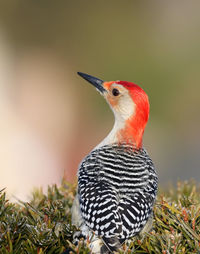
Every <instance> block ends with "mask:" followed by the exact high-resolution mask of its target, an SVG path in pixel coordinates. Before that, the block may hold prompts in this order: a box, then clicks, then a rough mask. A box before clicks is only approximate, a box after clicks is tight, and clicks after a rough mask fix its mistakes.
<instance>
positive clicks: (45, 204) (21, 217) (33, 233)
mask: <svg viewBox="0 0 200 254" xmlns="http://www.w3.org/2000/svg"><path fill="white" fill-rule="evenodd" d="M74 194H75V186H71V185H68V184H63V185H62V187H60V188H57V187H56V186H52V187H49V189H48V194H47V195H44V194H43V193H42V192H41V191H35V192H34V194H33V197H32V200H31V202H30V203H20V204H12V203H10V202H9V201H8V200H7V199H6V195H5V190H2V191H1V192H0V253H2V254H4V253H16V254H18V253H19V254H23V253H37V254H42V253H49V254H51V253H55V254H56V253H62V252H63V251H64V250H65V249H67V248H69V247H70V248H71V249H72V251H73V252H74V253H80V254H81V253H89V252H90V250H89V243H83V242H82V241H80V243H79V245H78V247H76V246H74V245H73V244H72V235H73V232H74V231H75V230H76V229H75V227H73V226H72V225H71V213H70V208H71V206H72V202H73V198H74ZM154 217H155V219H154V224H153V230H152V232H150V233H149V234H147V235H146V237H145V238H144V239H139V237H138V238H135V239H134V241H132V242H131V243H129V245H124V246H123V251H121V253H124V252H125V251H126V252H127V253H163V254H164V253H166V254H168V253H181V254H182V253H199V252H200V187H199V186H197V184H195V183H194V182H192V181H190V182H178V183H177V188H170V189H168V190H167V191H160V193H159V195H158V198H157V202H156V204H155V207H154Z"/></svg>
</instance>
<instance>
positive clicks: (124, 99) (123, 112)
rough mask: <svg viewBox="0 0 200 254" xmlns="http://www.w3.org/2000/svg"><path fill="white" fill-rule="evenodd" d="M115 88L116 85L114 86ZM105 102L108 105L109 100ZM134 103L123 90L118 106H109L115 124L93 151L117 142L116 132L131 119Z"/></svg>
mask: <svg viewBox="0 0 200 254" xmlns="http://www.w3.org/2000/svg"><path fill="white" fill-rule="evenodd" d="M115 87H116V85H115ZM106 100H107V101H108V104H109V105H110V103H109V99H107V98H106ZM135 107H136V105H135V103H134V102H133V100H132V98H131V97H130V95H129V92H128V91H127V90H126V89H125V90H124V93H123V94H122V95H121V97H120V98H119V101H118V104H117V105H115V106H114V107H112V105H110V108H111V109H112V111H113V113H114V116H115V123H114V126H113V128H112V130H111V132H110V133H109V134H108V136H107V137H106V138H105V139H104V140H103V141H102V142H101V143H100V144H99V145H97V146H96V147H95V148H94V149H97V148H99V147H101V146H104V145H110V144H114V143H117V142H118V135H117V134H118V132H119V131H120V130H122V129H124V127H125V125H126V121H127V120H128V119H129V118H131V117H132V116H133V115H134V113H135Z"/></svg>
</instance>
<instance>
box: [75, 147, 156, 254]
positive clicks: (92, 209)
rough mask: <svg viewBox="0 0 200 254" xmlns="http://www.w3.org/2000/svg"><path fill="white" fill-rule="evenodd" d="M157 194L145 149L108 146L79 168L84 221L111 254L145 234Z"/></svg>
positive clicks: (86, 160) (100, 149)
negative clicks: (140, 233) (120, 246)
mask: <svg viewBox="0 0 200 254" xmlns="http://www.w3.org/2000/svg"><path fill="white" fill-rule="evenodd" d="M156 192H157V174H156V172H155V169H154V165H153V163H152V160H151V159H150V157H149V156H148V154H147V152H146V151H145V150H144V149H139V150H137V149H133V147H132V146H131V145H127V144H126V145H120V146H119V145H117V144H114V145H105V146H102V147H100V148H98V149H96V150H93V151H92V152H91V153H90V154H89V155H88V156H87V157H86V158H85V159H84V160H83V161H82V163H81V165H80V168H79V177H78V193H79V202H80V209H81V214H82V217H83V219H84V221H85V223H86V225H87V226H88V227H89V228H90V229H91V230H92V231H93V232H94V233H95V234H96V235H98V236H100V237H101V238H102V239H103V241H104V243H105V245H106V246H107V247H108V248H109V249H110V250H111V251H114V250H116V249H117V248H118V247H119V244H121V243H123V242H124V241H125V240H126V239H128V238H130V237H132V236H134V235H136V234H137V233H139V232H140V231H141V230H142V228H143V227H144V225H145V224H146V222H147V220H148V218H149V216H150V215H151V213H152V208H153V204H154V200H155V197H156Z"/></svg>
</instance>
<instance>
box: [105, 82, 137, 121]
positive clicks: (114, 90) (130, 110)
mask: <svg viewBox="0 0 200 254" xmlns="http://www.w3.org/2000/svg"><path fill="white" fill-rule="evenodd" d="M106 90H107V93H106V94H104V97H105V98H106V100H107V102H108V103H109V105H110V107H111V109H112V110H113V112H114V114H115V118H116V119H117V120H120V121H126V120H127V119H129V118H130V117H132V116H133V115H134V113H135V103H134V102H133V100H132V98H131V96H130V94H129V91H128V90H127V89H126V88H125V87H123V86H122V85H119V84H115V83H113V84H112V85H111V86H110V87H109V88H107V89H106Z"/></svg>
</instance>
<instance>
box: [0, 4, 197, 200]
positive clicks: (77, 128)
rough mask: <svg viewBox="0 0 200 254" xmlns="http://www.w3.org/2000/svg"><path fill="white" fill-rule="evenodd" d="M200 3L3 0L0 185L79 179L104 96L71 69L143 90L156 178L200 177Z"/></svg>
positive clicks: (22, 189) (104, 125)
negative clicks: (146, 105) (81, 164)
mask: <svg viewBox="0 0 200 254" xmlns="http://www.w3.org/2000/svg"><path fill="white" fill-rule="evenodd" d="M199 12H200V2H199V1H198V0H196V1H195V0H193V1H183V0H180V1H178V0H169V1H159V0H158V1H157V0H152V1H143V0H140V1H133V0H127V1H122V0H121V1H118V0H110V1H106V0H102V1H92V0H90V1H88V0H85V1H81V0H79V1H67V0H65V1H63V0H60V1H51V0H49V1H46V0H44V1H39V0H37V1H36V0H16V1H11V0H7V1H3V0H2V1H0V140H1V142H0V172H1V173H0V188H4V187H6V188H7V192H9V193H10V195H11V196H12V195H14V196H16V197H18V198H20V199H23V200H26V199H27V198H28V196H29V195H30V193H31V191H32V190H33V188H34V187H42V188H43V189H44V190H45V189H46V188H47V185H48V184H53V183H57V184H60V183H61V181H62V178H63V176H64V177H65V179H66V180H67V181H69V182H74V181H75V180H76V172H77V167H78V164H79V163H80V160H81V159H82V158H83V157H84V156H85V155H86V154H87V153H88V152H89V151H90V150H91V149H92V148H93V147H94V146H96V145H97V144H98V143H99V142H100V141H101V140H102V139H103V138H104V137H105V136H106V135H107V134H108V132H109V131H110V129H111V128H112V125H113V120H114V119H113V115H112V112H111V110H110V109H109V107H108V106H107V104H106V102H105V101H104V99H103V98H102V97H100V96H99V94H98V93H97V92H96V91H95V89H93V88H92V87H91V86H90V85H89V84H87V83H86V82H85V81H84V80H82V79H81V78H80V77H78V76H77V74H76V72H77V71H81V72H85V73H88V74H91V75H94V76H96V77H99V78H100V79H103V80H108V81H109V80H127V81H132V82H135V83H137V84H139V85H140V86H141V87H142V88H143V89H144V90H145V91H146V92H147V94H148V95H149V98H150V104H151V112H150V120H149V123H148V125H147V127H146V131H145V136H144V145H145V147H146V148H147V150H148V152H149V154H150V155H151V157H152V158H153V160H154V163H155V165H156V168H157V171H158V174H159V181H160V185H162V186H163V185H167V184H168V183H170V182H171V183H175V182H176V181H177V179H181V180H185V179H190V178H195V179H196V180H197V181H199V180H200V173H199V171H200V152H199V151H200V135H199V126H200V116H199V114H200V15H199Z"/></svg>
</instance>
